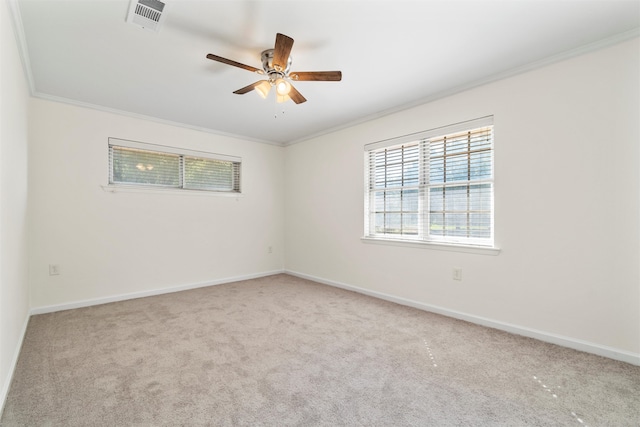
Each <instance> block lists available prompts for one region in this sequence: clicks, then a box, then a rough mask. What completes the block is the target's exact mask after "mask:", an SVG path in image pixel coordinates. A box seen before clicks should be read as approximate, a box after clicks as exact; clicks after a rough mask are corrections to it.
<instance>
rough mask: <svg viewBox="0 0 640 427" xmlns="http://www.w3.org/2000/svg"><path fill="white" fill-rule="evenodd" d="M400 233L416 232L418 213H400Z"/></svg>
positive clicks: (414, 233)
mask: <svg viewBox="0 0 640 427" xmlns="http://www.w3.org/2000/svg"><path fill="white" fill-rule="evenodd" d="M402 234H406V235H417V234H418V214H417V213H405V214H402Z"/></svg>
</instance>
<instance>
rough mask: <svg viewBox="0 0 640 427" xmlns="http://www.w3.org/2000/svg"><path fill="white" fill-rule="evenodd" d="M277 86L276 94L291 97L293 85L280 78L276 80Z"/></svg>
mask: <svg viewBox="0 0 640 427" xmlns="http://www.w3.org/2000/svg"><path fill="white" fill-rule="evenodd" d="M275 85H276V92H277V93H278V95H280V96H287V95H289V92H290V91H291V84H290V83H289V82H288V81H286V80H285V79H282V78H280V79H277V80H276V83H275Z"/></svg>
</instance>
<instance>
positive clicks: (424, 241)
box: [362, 116, 499, 254]
mask: <svg viewBox="0 0 640 427" xmlns="http://www.w3.org/2000/svg"><path fill="white" fill-rule="evenodd" d="M485 127H490V128H491V139H490V150H489V153H490V177H489V178H485V179H479V180H475V179H468V180H462V181H452V182H429V165H428V164H426V163H425V162H428V161H429V157H427V154H428V153H425V152H424V150H428V149H429V144H430V143H429V142H425V141H428V140H436V139H438V138H442V137H444V136H445V135H447V136H448V135H453V134H461V133H463V132H468V131H472V130H475V129H478V128H485ZM412 146H417V147H418V151H419V156H420V160H419V161H418V164H419V177H420V178H419V190H418V199H419V200H418V220H417V227H418V231H417V233H416V235H407V234H397V233H387V232H386V229H384V230H383V232H377V231H376V230H374V226H375V219H374V218H373V215H376V206H374V202H375V200H374V194H375V193H379V192H381V191H383V190H387V189H389V188H391V189H394V188H393V187H378V188H376V185H372V179H375V175H374V171H373V169H372V168H373V167H374V163H373V160H372V156H373V155H375V153H379V152H381V150H385V149H386V150H393V149H400V148H401V147H406V148H409V147H412ZM467 158H471V155H470V154H468V155H467ZM385 167H386V165H385ZM364 175H365V191H364V193H365V197H364V236H363V237H362V240H363V241H365V242H367V243H377V242H380V243H387V244H395V245H398V244H399V245H402V246H407V245H408V246H422V247H432V248H435V249H445V250H451V249H453V250H457V249H462V251H463V252H479V253H488V254H496V253H498V252H499V248H498V247H497V246H496V237H495V142H494V132H493V116H486V117H481V118H478V119H474V120H469V121H465V122H460V123H456V124H453V125H448V126H443V127H438V128H434V129H431V130H427V131H422V132H417V133H413V134H409V135H405V136H402V137H397V138H390V139H386V140H382V141H377V142H374V143H370V144H366V145H365V146H364ZM485 184H489V185H490V188H489V192H488V193H487V194H488V195H489V197H490V201H489V202H488V204H489V208H490V209H489V212H488V213H489V217H490V223H489V224H488V226H489V232H490V236H489V237H487V238H480V239H474V238H470V237H456V236H435V235H433V234H431V233H430V232H429V230H430V217H429V216H430V215H431V213H430V206H429V202H430V200H429V190H430V188H434V187H445V186H457V185H462V186H467V187H470V186H474V185H485ZM398 188H402V187H398ZM480 191H484V190H480ZM469 200H470V199H469V196H468V195H467V197H466V199H465V201H466V202H467V203H469ZM467 206H469V205H467ZM385 209H386V207H385ZM443 210H444V208H443ZM466 211H467V212H470V211H471V209H470V208H469V207H467V210H466ZM467 225H469V222H468V221H467ZM385 227H386V223H385Z"/></svg>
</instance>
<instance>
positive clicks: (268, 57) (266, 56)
mask: <svg viewBox="0 0 640 427" xmlns="http://www.w3.org/2000/svg"><path fill="white" fill-rule="evenodd" d="M273 52H274V49H267V50H265V51H263V52H262V68H263V69H264V72H265V74H266V75H268V76H269V78H270V79H271V78H273V79H274V80H275V79H277V78H284V77H288V76H289V70H290V69H291V56H289V59H288V60H287V66H286V68H285V69H284V70H277V69H276V68H275V67H274V66H273Z"/></svg>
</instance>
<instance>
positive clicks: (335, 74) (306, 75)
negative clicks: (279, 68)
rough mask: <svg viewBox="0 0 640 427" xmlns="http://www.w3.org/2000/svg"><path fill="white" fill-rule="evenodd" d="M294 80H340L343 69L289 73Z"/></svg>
mask: <svg viewBox="0 0 640 427" xmlns="http://www.w3.org/2000/svg"><path fill="white" fill-rule="evenodd" d="M289 77H291V79H292V80H297V81H300V82H303V81H314V82H339V81H340V80H342V71H296V72H291V73H289Z"/></svg>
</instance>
